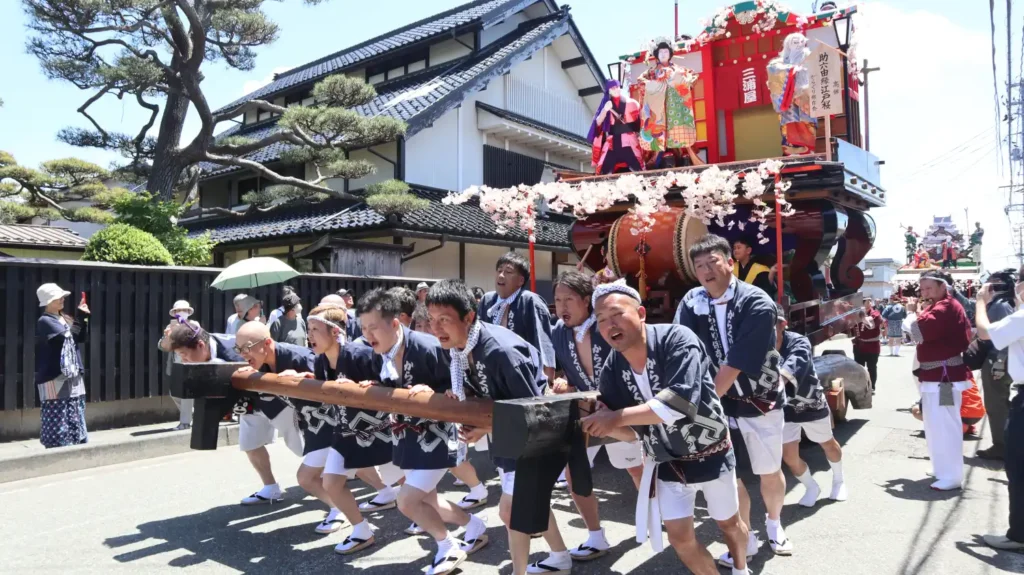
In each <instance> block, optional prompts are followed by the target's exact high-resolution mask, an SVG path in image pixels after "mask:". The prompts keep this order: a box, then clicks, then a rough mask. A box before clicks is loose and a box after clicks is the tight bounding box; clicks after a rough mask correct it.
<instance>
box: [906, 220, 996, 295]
mask: <svg viewBox="0 0 1024 575" xmlns="http://www.w3.org/2000/svg"><path fill="white" fill-rule="evenodd" d="M968 225H969V224H968ZM974 225H975V227H974V229H973V230H971V231H970V233H969V235H967V236H965V233H964V231H962V230H961V229H960V228H959V226H958V225H957V224H956V222H954V221H953V217H952V216H933V217H932V223H931V225H930V226H928V227H927V228H926V229H925V230H924V232H923V233H918V232H916V231H914V227H913V226H907V227H906V228H904V238H905V240H906V251H907V263H906V264H905V265H903V266H902V267H901V268H900V269H899V271H897V272H896V277H895V278H894V279H893V284H894V287H895V288H896V291H897V294H899V296H900V297H904V298H908V297H917V296H918V280H919V279H920V277H921V274H922V273H924V272H926V271H928V270H936V269H942V270H944V271H946V272H947V273H949V275H950V277H952V278H953V282H954V285H955V286H956V288H957V289H958V290H960V292H961V293H963V294H964V295H966V296H967V297H972V296H973V295H974V292H975V291H976V290H977V288H978V287H979V286H980V285H981V277H982V275H983V274H984V271H985V270H984V267H983V266H982V263H981V244H982V238H983V236H984V234H985V230H983V229H982V227H981V224H980V223H975V224H974ZM918 229H920V228H918Z"/></svg>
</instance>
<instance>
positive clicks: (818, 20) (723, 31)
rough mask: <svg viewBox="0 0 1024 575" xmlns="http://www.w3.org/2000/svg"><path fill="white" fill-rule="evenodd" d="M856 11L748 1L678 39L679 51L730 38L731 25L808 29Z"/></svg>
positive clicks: (634, 57) (636, 59)
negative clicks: (801, 9)
mask: <svg viewBox="0 0 1024 575" xmlns="http://www.w3.org/2000/svg"><path fill="white" fill-rule="evenodd" d="M856 12H857V7H856V6H849V7H847V8H837V9H835V10H828V11H825V12H820V13H818V14H813V15H811V16H806V17H805V16H801V15H799V14H797V13H796V12H791V11H790V10H789V8H787V7H786V6H784V5H783V4H782V3H780V2H776V1H775V0H746V1H744V2H739V3H737V4H734V5H732V6H727V7H725V8H722V9H721V10H719V11H718V12H717V13H715V15H714V16H713V17H712V18H711V19H710V20H708V21H703V22H701V24H702V25H703V26H704V31H703V32H701V33H700V34H699V35H698V36H697V37H696V38H694V39H692V40H679V41H677V42H675V53H676V54H677V55H678V54H688V53H690V52H694V51H697V50H699V49H700V48H702V47H703V46H705V45H707V44H709V43H711V42H714V41H715V40H720V39H722V38H728V37H730V36H731V34H732V32H731V31H730V30H729V28H730V26H731V25H735V26H734V27H740V26H749V25H751V24H753V26H752V28H751V30H750V33H755V34H756V33H765V32H768V31H770V30H774V29H775V27H776V26H777V25H779V24H781V25H782V26H783V27H787V26H798V27H800V28H801V29H807V28H816V27H819V26H825V25H828V24H830V23H831V22H832V19H833V18H838V17H845V16H849V15H851V14H854V13H856ZM647 58H648V50H642V51H640V52H634V53H633V54H627V55H624V56H619V59H620V60H626V61H629V62H631V63H634V64H637V63H640V62H643V61H644V60H646V59H647Z"/></svg>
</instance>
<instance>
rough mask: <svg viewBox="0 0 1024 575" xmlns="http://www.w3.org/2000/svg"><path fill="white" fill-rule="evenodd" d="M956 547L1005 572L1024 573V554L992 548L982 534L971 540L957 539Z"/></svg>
mask: <svg viewBox="0 0 1024 575" xmlns="http://www.w3.org/2000/svg"><path fill="white" fill-rule="evenodd" d="M956 548H957V549H959V550H960V551H961V552H962V553H965V554H967V555H970V556H971V557H973V558H975V559H977V560H978V561H980V562H982V563H985V564H986V565H989V566H990V567H994V568H996V569H998V570H999V571H1002V572H1004V573H1024V555H1022V554H1021V553H1017V552H1014V551H997V550H995V549H992V548H991V547H989V546H988V545H985V541H984V540H983V539H982V538H981V535H975V536H974V539H973V540H972V541H971V542H966V541H957V542H956ZM978 549H984V550H987V551H988V552H989V553H994V555H986V554H984V553H979V552H978V551H977V550H978Z"/></svg>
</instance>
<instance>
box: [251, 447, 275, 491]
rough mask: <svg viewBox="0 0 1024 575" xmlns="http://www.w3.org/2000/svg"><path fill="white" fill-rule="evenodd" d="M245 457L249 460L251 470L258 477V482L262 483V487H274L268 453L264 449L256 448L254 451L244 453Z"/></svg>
mask: <svg viewBox="0 0 1024 575" xmlns="http://www.w3.org/2000/svg"><path fill="white" fill-rule="evenodd" d="M245 455H246V457H248V458H249V463H250V464H251V465H252V468H253V469H255V470H256V473H257V475H259V476H260V481H262V482H263V485H275V484H276V483H277V481H276V480H275V479H274V472H273V471H272V470H271V468H270V452H269V451H267V448H266V447H257V448H256V449H253V450H250V451H246V452H245Z"/></svg>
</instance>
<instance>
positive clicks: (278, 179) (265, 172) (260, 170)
mask: <svg viewBox="0 0 1024 575" xmlns="http://www.w3.org/2000/svg"><path fill="white" fill-rule="evenodd" d="M203 160H205V161H207V162H214V163H216V164H226V165H229V166H238V167H240V168H248V169H250V170H252V171H254V172H256V173H257V174H259V175H260V176H261V177H264V178H266V179H268V180H270V181H271V182H273V183H275V184H286V185H290V186H295V187H296V188H300V189H303V190H307V191H310V192H317V193H321V194H324V195H327V196H331V197H334V198H339V199H342V200H357V199H359V198H358V197H357V196H354V195H352V194H349V193H346V192H339V191H338V190H334V189H331V188H329V187H327V186H321V185H318V184H316V183H313V182H309V181H306V180H303V179H300V178H292V177H289V176H282V175H280V174H278V173H277V172H275V171H273V170H271V169H270V168H268V167H266V166H264V165H263V164H261V163H259V162H254V161H252V160H247V159H245V158H236V157H234V156H220V155H216V154H211V153H210V152H206V153H205V154H204V157H203Z"/></svg>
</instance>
